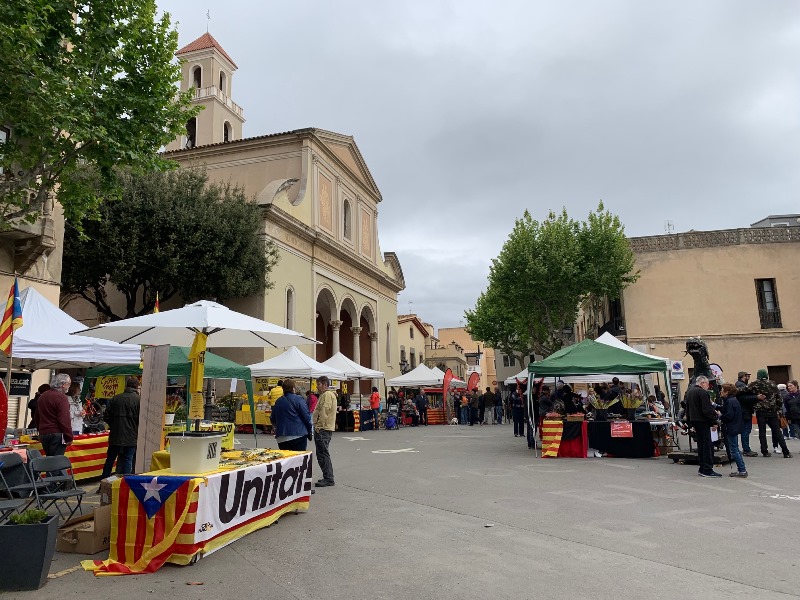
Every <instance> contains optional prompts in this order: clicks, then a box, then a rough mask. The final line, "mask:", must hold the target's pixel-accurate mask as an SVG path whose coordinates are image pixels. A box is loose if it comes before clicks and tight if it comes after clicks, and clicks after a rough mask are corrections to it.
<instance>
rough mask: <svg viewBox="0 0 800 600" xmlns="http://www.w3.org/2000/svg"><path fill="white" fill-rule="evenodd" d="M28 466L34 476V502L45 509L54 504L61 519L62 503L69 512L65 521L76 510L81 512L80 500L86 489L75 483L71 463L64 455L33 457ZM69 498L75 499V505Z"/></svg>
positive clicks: (62, 514) (62, 516)
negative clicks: (42, 487)
mask: <svg viewBox="0 0 800 600" xmlns="http://www.w3.org/2000/svg"><path fill="white" fill-rule="evenodd" d="M30 466H31V472H32V473H33V476H34V484H35V487H34V493H35V494H36V503H37V504H38V505H39V508H41V509H42V510H47V509H48V508H49V507H51V506H55V507H56V510H57V511H58V514H59V516H60V517H61V518H62V519H63V518H64V513H63V512H61V504H63V505H64V506H65V509H64V510H65V511H68V512H69V515H68V516H67V518H66V519H65V520H66V521H68V520H70V519H71V518H72V517H73V515H74V514H75V513H76V512H79V511H80V513H81V514H83V508H82V507H81V501H82V500H83V495H84V494H85V493H86V490H84V489H82V488H79V487H78V486H77V485H76V483H75V474H74V473H73V471H72V463H71V462H70V460H69V459H68V458H67V457H66V456H43V457H41V458H34V459H32V460H31V461H30ZM40 484H44V489H41V487H40ZM40 489H41V491H40ZM70 500H75V501H76V504H75V506H72V505H71V504H70Z"/></svg>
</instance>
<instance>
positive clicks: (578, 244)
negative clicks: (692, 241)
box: [465, 203, 638, 364]
mask: <svg viewBox="0 0 800 600" xmlns="http://www.w3.org/2000/svg"><path fill="white" fill-rule="evenodd" d="M633 268H634V256H633V251H632V250H631V248H630V245H629V244H628V241H627V239H626V237H625V228H624V227H623V225H622V223H621V222H620V220H619V217H617V216H616V215H612V214H611V213H609V212H608V211H607V210H605V208H604V207H603V204H602V203H600V204H599V206H598V208H597V210H596V211H593V212H591V213H589V217H588V219H587V220H586V221H584V222H577V221H575V220H574V219H572V218H570V217H569V215H568V214H567V211H566V209H563V210H562V211H561V213H560V214H555V213H553V212H551V213H550V214H549V215H548V217H547V219H546V220H545V221H543V222H541V223H539V222H537V221H535V220H534V219H533V217H531V215H530V213H528V211H525V214H524V215H523V217H522V218H521V219H517V221H516V222H515V224H514V229H513V230H512V232H511V234H510V235H509V237H508V240H507V241H506V243H505V244H504V245H503V248H502V250H501V251H500V254H499V255H498V256H497V258H495V259H494V260H493V261H492V266H491V268H490V271H489V281H488V286H487V288H486V290H485V291H484V292H483V293H482V294H481V295H480V297H479V298H478V300H477V302H476V304H475V308H474V309H473V310H468V311H466V312H465V316H466V319H467V329H468V330H469V332H470V334H471V335H472V337H473V338H474V339H477V340H479V341H482V342H484V343H485V344H486V345H487V346H490V347H492V348H496V349H498V350H501V351H502V352H503V353H505V354H507V355H509V356H518V357H519V358H520V359H521V361H522V362H521V364H524V360H525V359H526V357H527V356H529V355H530V354H532V353H534V352H536V353H538V354H543V355H548V354H551V353H553V352H555V351H556V350H558V349H559V348H561V346H562V345H563V343H564V337H565V336H564V332H566V331H571V330H572V328H573V326H574V323H575V320H576V318H577V315H578V310H579V307H580V306H581V305H582V304H586V303H590V304H591V303H596V302H598V301H599V299H602V298H608V299H610V300H615V299H618V298H619V297H620V296H621V295H622V291H623V290H624V289H625V288H626V287H627V286H628V285H630V284H631V283H633V282H635V281H636V279H637V277H638V276H637V274H635V273H633Z"/></svg>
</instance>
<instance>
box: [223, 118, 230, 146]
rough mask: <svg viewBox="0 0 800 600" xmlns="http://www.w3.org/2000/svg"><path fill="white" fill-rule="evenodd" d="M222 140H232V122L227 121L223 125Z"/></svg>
mask: <svg viewBox="0 0 800 600" xmlns="http://www.w3.org/2000/svg"><path fill="white" fill-rule="evenodd" d="M222 141H223V142H230V141H231V124H230V123H228V122H227V121H225V123H224V124H223V125H222Z"/></svg>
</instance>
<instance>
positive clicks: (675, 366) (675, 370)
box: [670, 360, 686, 379]
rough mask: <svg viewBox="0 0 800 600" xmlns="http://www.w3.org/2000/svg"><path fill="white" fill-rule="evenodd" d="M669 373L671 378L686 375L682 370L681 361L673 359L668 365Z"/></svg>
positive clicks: (682, 377) (679, 377)
mask: <svg viewBox="0 0 800 600" xmlns="http://www.w3.org/2000/svg"><path fill="white" fill-rule="evenodd" d="M670 371H671V372H670V375H671V376H672V378H673V379H685V378H686V375H685V374H684V372H683V361H682V360H673V361H672V364H671V365H670Z"/></svg>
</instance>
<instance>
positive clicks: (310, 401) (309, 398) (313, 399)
mask: <svg viewBox="0 0 800 600" xmlns="http://www.w3.org/2000/svg"><path fill="white" fill-rule="evenodd" d="M318 401H319V398H317V395H316V394H315V393H314V392H312V391H311V390H308V391H307V392H306V404H307V405H308V414H312V413H313V412H314V409H315V408H317V402H318Z"/></svg>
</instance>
